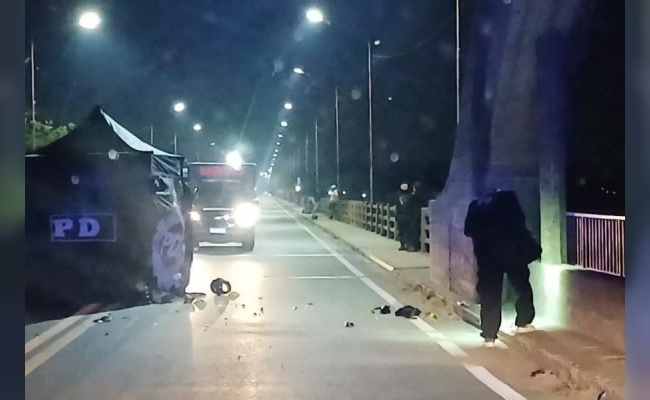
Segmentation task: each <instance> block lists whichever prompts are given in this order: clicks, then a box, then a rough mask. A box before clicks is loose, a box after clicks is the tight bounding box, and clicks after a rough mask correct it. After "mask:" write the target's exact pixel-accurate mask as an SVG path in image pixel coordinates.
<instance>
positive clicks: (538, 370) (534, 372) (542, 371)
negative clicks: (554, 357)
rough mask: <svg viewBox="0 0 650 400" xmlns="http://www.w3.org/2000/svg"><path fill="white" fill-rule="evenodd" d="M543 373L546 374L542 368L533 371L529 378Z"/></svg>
mask: <svg viewBox="0 0 650 400" xmlns="http://www.w3.org/2000/svg"><path fill="white" fill-rule="evenodd" d="M545 373H546V371H545V370H543V369H542V368H540V369H536V370H534V371H533V372H531V373H530V377H531V378H534V377H536V376H537V375H541V374H545Z"/></svg>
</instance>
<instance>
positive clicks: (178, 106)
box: [174, 101, 185, 113]
mask: <svg viewBox="0 0 650 400" xmlns="http://www.w3.org/2000/svg"><path fill="white" fill-rule="evenodd" d="M174 111H175V112H177V113H181V112H183V111H185V103H183V102H182V101H178V102H176V103H174Z"/></svg>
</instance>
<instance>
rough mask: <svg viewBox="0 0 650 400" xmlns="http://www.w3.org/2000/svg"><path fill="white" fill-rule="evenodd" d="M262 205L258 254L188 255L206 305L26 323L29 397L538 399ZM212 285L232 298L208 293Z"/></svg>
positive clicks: (373, 270)
mask: <svg viewBox="0 0 650 400" xmlns="http://www.w3.org/2000/svg"><path fill="white" fill-rule="evenodd" d="M262 206H263V217H262V220H261V221H260V225H259V226H258V231H257V247H256V248H255V250H254V252H253V253H251V254H237V251H236V250H232V249H224V248H221V247H220V248H217V247H215V248H206V249H202V250H201V251H200V253H199V254H197V255H196V257H195V264H194V267H193V272H192V277H191V282H190V287H189V288H188V291H198V292H208V296H207V297H206V304H205V307H203V309H200V307H197V306H196V305H192V304H180V303H174V304H166V305H150V306H144V307H138V308H131V309H125V310H120V311H114V312H112V314H111V317H112V320H111V321H110V322H108V323H104V324H96V323H93V320H94V319H96V318H98V317H99V316H102V315H105V314H102V313H98V314H94V315H90V316H75V317H71V318H66V319H63V320H56V321H47V322H42V323H38V324H30V325H26V327H25V343H26V344H25V387H26V391H25V398H26V399H30V400H36V399H60V400H64V399H65V400H72V399H95V400H103V399H105V400H109V399H110V400H117V399H120V400H125V399H186V400H190V399H206V400H207V399H210V400H214V399H273V400H278V399H283V400H284V399H287V400H288V399H314V400H315V399H323V400H325V399H327V400H329V399H337V400H338V399H373V400H375V399H454V400H463V399H467V400H475V399H481V400H491V399H500V398H506V399H509V400H515V399H524V398H533V397H535V396H533V397H529V396H528V395H527V394H526V392H525V391H524V392H522V393H524V395H525V396H526V397H524V395H521V394H519V392H517V391H516V390H518V389H514V390H513V389H511V386H509V385H507V384H505V383H503V382H502V381H501V380H500V379H499V378H497V377H495V375H492V374H491V373H490V372H488V369H486V368H483V367H482V366H481V365H480V364H478V363H477V362H476V360H472V358H471V356H468V355H467V354H464V353H463V351H462V350H461V349H460V348H459V347H457V346H456V345H455V344H454V343H453V340H447V338H446V337H445V336H444V335H442V334H441V333H440V331H437V330H436V329H434V328H432V326H431V325H430V324H428V323H426V322H424V321H423V320H419V319H418V320H407V319H404V318H399V317H395V316H394V315H379V314H373V313H371V312H370V309H372V308H374V307H376V306H380V305H384V304H390V303H396V302H398V300H397V299H396V297H400V296H401V294H400V293H397V292H399V289H397V286H394V285H392V284H389V283H388V281H385V275H382V272H380V270H381V268H379V267H378V266H376V265H374V264H372V263H370V262H369V261H367V260H365V259H363V258H362V257H361V256H359V255H357V254H356V253H354V252H352V251H351V250H347V249H346V248H344V247H342V246H341V245H339V244H338V243H337V242H336V241H334V240H333V239H331V238H329V237H327V236H326V235H324V234H323V233H321V232H318V231H315V230H314V229H315V228H313V227H309V226H305V225H303V224H302V223H301V222H299V221H298V220H297V219H296V218H295V216H292V215H291V214H290V213H288V212H287V211H286V210H285V209H283V208H282V207H281V206H280V205H279V204H278V203H276V202H275V201H274V200H272V199H269V198H266V199H264V200H263V202H262ZM216 277H223V278H225V279H227V280H229V281H230V282H231V283H232V285H233V290H235V291H237V292H238V293H239V294H240V297H239V298H237V299H236V300H231V299H229V298H228V297H224V296H222V297H216V296H213V295H212V294H211V293H209V291H210V290H209V284H210V282H211V281H212V279H214V278H216ZM88 310H90V311H92V310H95V311H97V310H98V309H97V308H93V306H91V307H89V308H88ZM88 310H86V311H88ZM346 322H352V323H353V324H354V327H349V328H346V327H345V323H346ZM472 338H473V339H472V340H475V341H477V342H476V343H478V339H479V338H478V335H477V334H475V335H473V336H472ZM491 350H494V349H491ZM527 373H528V372H527V371H526V372H525V374H527ZM522 376H524V375H522ZM515 380H516V378H515ZM522 387H523V388H524V390H528V389H529V388H528V387H526V385H522ZM530 393H536V392H534V391H531V392H530ZM535 398H540V399H541V398H544V399H550V398H552V397H551V396H550V395H549V393H546V395H544V393H542V394H541V395H540V396H538V397H535ZM553 398H555V397H553Z"/></svg>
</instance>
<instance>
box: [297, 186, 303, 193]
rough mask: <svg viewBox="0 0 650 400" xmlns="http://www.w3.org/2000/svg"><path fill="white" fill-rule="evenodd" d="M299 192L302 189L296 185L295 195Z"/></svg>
mask: <svg viewBox="0 0 650 400" xmlns="http://www.w3.org/2000/svg"><path fill="white" fill-rule="evenodd" d="M301 190H302V188H301V187H300V185H296V193H298V192H300V191H301Z"/></svg>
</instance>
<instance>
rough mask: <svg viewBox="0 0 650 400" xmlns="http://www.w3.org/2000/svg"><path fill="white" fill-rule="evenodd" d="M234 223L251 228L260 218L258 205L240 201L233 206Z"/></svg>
mask: <svg viewBox="0 0 650 400" xmlns="http://www.w3.org/2000/svg"><path fill="white" fill-rule="evenodd" d="M233 217H234V218H235V224H237V226H239V227H242V228H251V227H253V226H254V225H255V224H256V223H257V220H259V218H260V208H259V206H257V205H255V204H252V203H242V204H240V205H238V206H237V207H235V210H234V212H233Z"/></svg>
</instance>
